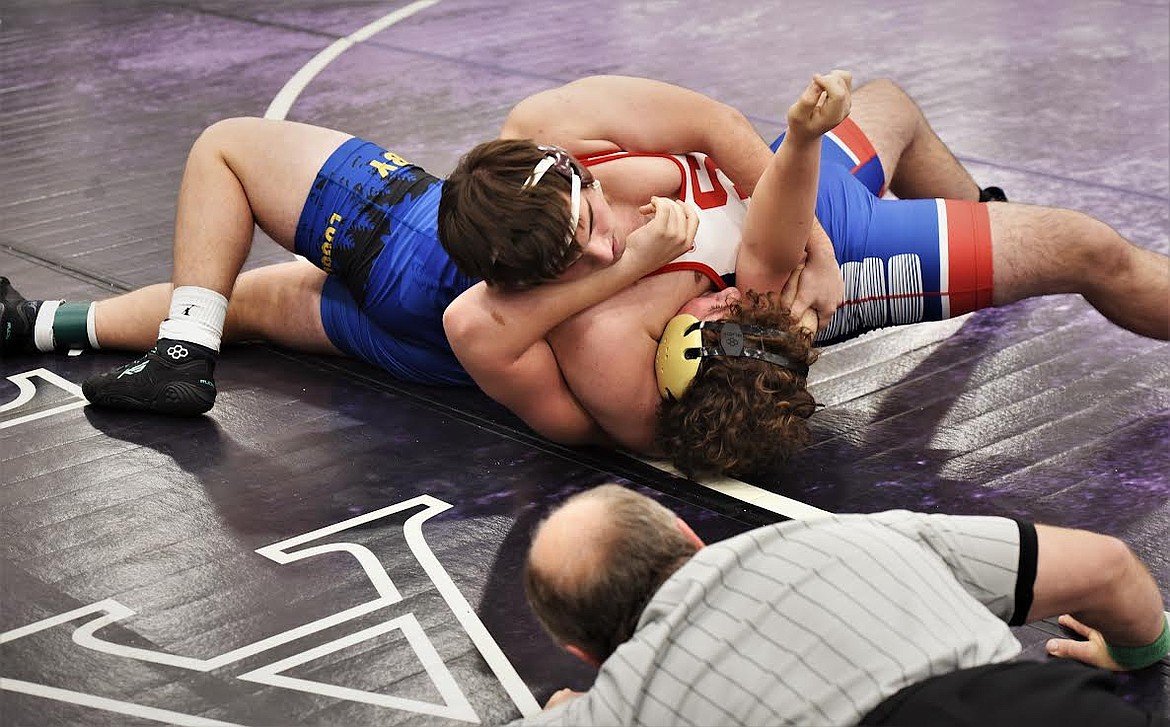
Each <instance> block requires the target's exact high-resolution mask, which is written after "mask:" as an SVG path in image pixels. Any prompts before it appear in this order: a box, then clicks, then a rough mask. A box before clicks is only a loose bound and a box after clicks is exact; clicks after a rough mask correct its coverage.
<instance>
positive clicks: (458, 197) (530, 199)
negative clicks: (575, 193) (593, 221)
mask: <svg viewBox="0 0 1170 727" xmlns="http://www.w3.org/2000/svg"><path fill="white" fill-rule="evenodd" d="M544 156H545V153H544V152H543V151H541V150H540V149H538V148H537V145H536V143H535V142H533V141H532V140H531V139H496V140H494V141H488V142H484V143H483V144H480V145H478V146H476V147H475V148H474V149H472V150H471V151H469V152H467V154H465V155H463V158H462V159H460V160H459V164H458V165H456V167H455V171H453V172H452V173H451V175H450V176H449V177H447V180H446V182H444V184H443V192H442V196H441V197H440V199H439V241H440V242H441V243H442V245H443V249H445V250H446V251H447V254H448V255H450V256H451V260H452V261H454V263H455V266H456V267H457V268H459V270H460V271H461V272H462V273H463V274H464V275H469V276H472V277H475V278H482V279H483V280H485V281H487V283H488V285H493V286H499V287H501V288H506V289H509V290H523V289H525V288H531V287H533V286H535V285H538V284H540V283H543V282H547V281H549V280H552V279H554V278H556V277H557V276H559V275H560V274H561V273H563V272H564V271H565V269H566V268H568V267H569V265H570V264H572V263H573V261H575V260H576V259H577V257H578V256H579V255H580V253H581V246H580V245H579V244H577V242H576V240H575V236H574V239H573V240H571V241H568V242H566V237H567V236H570V235H572V234H573V233H572V231H570V230H569V202H568V199H569V194H570V191H571V188H570V186H569V181H568V180H566V179H565V178H564V177H561V176H560V175H557V174H546V175H544V177H542V178H541V181H540V183H539V184H534V185H531V186H529V187H525V186H524V182H525V181H526V180H527V179H528V177H529V176H530V175H531V174H532V170H533V168H534V167H535V166H536V164H537V163H538V162H540V160H541V159H543V158H544Z"/></svg>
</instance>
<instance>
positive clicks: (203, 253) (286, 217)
mask: <svg viewBox="0 0 1170 727" xmlns="http://www.w3.org/2000/svg"><path fill="white" fill-rule="evenodd" d="M349 136H350V135H349V134H345V133H343V132H340V131H334V130H332V129H324V128H320V127H316V126H309V125H306V124H298V123H295V122H291V121H274V120H271V119H254V118H238V119H226V120H224V121H220V122H218V123H216V124H213V125H212V126H210V127H208V128H207V130H205V131H204V132H203V134H201V135H200V137H199V138H198V139H197V140H196V141H195V144H194V146H193V147H192V148H191V153H190V155H189V156H188V158H187V167H186V170H185V171H184V172H183V182H182V185H181V186H180V188H179V203H178V211H177V213H176V217H175V246H174V249H175V260H174V274H173V276H172V280H173V282H174V284H175V286H176V287H178V286H182V285H195V286H199V287H203V288H209V289H211V290H214V291H217V292H219V293H220V294H222V295H223V296H224V297H231V291H232V286H233V285H234V283H235V280H236V277H237V276H238V275H239V272H240V268H241V267H242V266H243V264H244V259H245V258H247V256H248V252H249V250H250V249H251V247H252V231H253V224H256V225H259V226H260V228H261V229H262V230H264V231H265V232H266V233H268V235H269V237H271V238H272V239H273V240H275V241H276V242H277V243H279V244H280V245H281V247H284V248H286V249H288V250H292V249H293V238H294V236H295V233H296V227H297V221H298V220H299V218H300V214H301V208H302V207H303V206H304V203H305V198H306V197H308V194H309V187H310V186H311V185H312V183H313V180H314V179H316V176H317V171H318V170H319V169H320V168H321V165H322V164H324V163H325V160H326V159H328V158H329V155H330V154H331V153H333V151H334V150H335V149H336V148H337V147H338V146H340V145H341V143H342V142H344V141H345V140H346V139H348V138H349Z"/></svg>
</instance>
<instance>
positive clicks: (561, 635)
mask: <svg viewBox="0 0 1170 727" xmlns="http://www.w3.org/2000/svg"><path fill="white" fill-rule="evenodd" d="M525 587H526V590H527V592H528V598H529V602H530V603H531V605H532V608H533V610H534V611H535V613H536V615H537V617H538V618H539V619H540V621H541V622H542V623H543V624H544V626H545V628H546V629H547V630H548V631H549V633H550V634H551V635H552V636H553V638H554V639H555V640H556V641H557V643H558V644H560V645H562V646H563V647H564V648H565V649H567V650H568V651H569V652H571V653H573V654H574V655H576V656H578V657H580V658H581V659H583V660H585V661H586V662H588V663H590V664H592V665H594V666H596V667H598V668H599V669H600V671H599V673H598V675H597V679H596V681H595V682H594V684H593V687H592V688H591V689H590V690H589V691H588V692H585V693H581V694H579V693H576V692H571V691H569V690H561V691H560V692H557V693H556V694H554V695H553V697H552V698H551V699H550V700H549V703H548V705H547V706H546V708H545V710H544V711H543V712H541V713H540V714H537V715H534V716H532V717H529V718H527V719H525V720H521V721H520V722H518V723H517V724H565V725H634V724H639V725H640V724H646V725H748V724H756V725H786V724H800V725H849V724H867V725H928V724H929V725H941V724H947V725H972V726H974V725H978V726H979V727H984V726H986V725H1027V726H1028V727H1035V726H1038V725H1061V727H1072V726H1073V725H1109V727H1127V726H1128V725H1152V724H1159V725H1161V724H1168V723H1167V722H1165V721H1163V718H1159V717H1155V716H1154V715H1150V714H1147V713H1145V712H1142V711H1141V710H1139V709H1137V708H1135V707H1134V706H1132V705H1130V704H1128V703H1126V702H1124V701H1123V700H1121V699H1120V698H1119V697H1118V696H1116V695H1115V694H1114V693H1113V691H1112V686H1113V683H1112V676H1111V675H1110V674H1109V673H1108V672H1107V671H1105V670H1104V669H1092V668H1088V667H1085V666H1083V665H1081V664H1077V663H1073V662H1069V661H1060V662H1047V663H1036V662H1025V661H1012V659H1013V657H1015V656H1016V655H1017V654H1018V653H1019V651H1020V644H1019V642H1017V641H1016V639H1015V637H1014V636H1013V635H1012V633H1011V631H1010V629H1009V628H1008V625H1009V624H1010V625H1019V624H1023V623H1026V622H1029V621H1034V620H1037V619H1042V618H1046V617H1049V616H1054V615H1057V614H1066V615H1064V616H1062V617H1061V619H1060V622H1061V623H1062V624H1064V625H1065V626H1067V627H1069V628H1071V629H1073V630H1074V631H1076V632H1078V633H1080V634H1081V635H1082V636H1085V637H1087V639H1088V640H1087V641H1072V640H1067V639H1053V640H1052V641H1050V642H1049V643H1048V650H1049V652H1050V653H1052V654H1053V655H1056V656H1062V657H1068V658H1070V659H1074V660H1078V661H1083V662H1086V663H1088V664H1091V665H1094V666H1098V667H1104V668H1105V669H1112V670H1122V669H1136V668H1141V667H1145V666H1149V665H1151V664H1154V663H1155V662H1157V661H1158V660H1159V659H1161V658H1162V657H1163V656H1165V655H1166V653H1167V651H1168V649H1170V633H1168V632H1167V620H1166V614H1165V613H1164V611H1163V604H1162V599H1161V596H1160V594H1159V592H1158V588H1157V586H1156V585H1155V583H1154V581H1153V579H1152V578H1151V577H1150V575H1149V573H1148V572H1147V571H1146V569H1145V567H1144V566H1143V565H1142V564H1141V563H1140V561H1138V559H1137V558H1136V557H1135V556H1134V555H1133V553H1131V552H1130V550H1129V549H1128V548H1127V547H1126V546H1125V545H1124V544H1123V543H1121V541H1119V540H1117V539H1115V538H1111V537H1106V536H1103V535H1097V534H1094V533H1089V532H1085V531H1079V530H1068V529H1063V528H1055V527H1048V526H1044V525H1032V524H1030V523H1024V522H1017V521H1015V520H1010V519H1006V518H1000V517H964V516H948V515H925V514H919V513H913V512H907V511H891V512H884V513H877V514H873V515H842V516H829V517H826V518H823V519H816V520H807V521H789V522H785V523H780V524H777V525H771V526H768V527H763V528H758V529H756V530H752V531H749V532H747V533H743V534H741V535H739V536H736V537H734V538H730V539H728V540H725V541H722V542H719V543H716V544H713V545H710V546H704V544H703V542H702V541H701V540H700V539H699V538H698V537H697V536H696V535H695V534H694V532H693V531H692V530H691V529H690V528H689V527H688V526H687V525H686V523H684V522H683V521H682V520H680V519H679V518H678V517H676V516H675V515H674V513H672V512H671V511H670V510H667V509H666V508H664V507H662V506H661V505H659V504H658V503H656V502H654V501H653V500H651V499H649V498H647V497H644V496H642V495H639V494H637V493H634V492H632V491H631V490H628V489H625V488H623V487H620V486H618V485H603V486H601V487H597V488H594V489H592V490H588V491H586V492H583V493H581V494H578V495H576V496H574V497H572V498H570V499H569V500H568V501H566V502H565V503H564V504H563V505H562V506H561V507H560V508H558V509H557V510H555V511H554V512H553V513H552V514H551V515H549V517H548V518H547V519H546V520H545V521H544V522H542V523H541V525H540V527H539V528H538V530H537V532H536V536H535V538H534V540H533V543H532V547H531V550H530V552H529V558H528V566H527V570H526V574H525ZM1067 614H1075V615H1076V618H1073V617H1072V616H1070V615H1067Z"/></svg>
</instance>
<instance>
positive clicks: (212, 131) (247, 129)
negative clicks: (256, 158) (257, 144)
mask: <svg viewBox="0 0 1170 727" xmlns="http://www.w3.org/2000/svg"><path fill="white" fill-rule="evenodd" d="M266 123H268V122H267V121H266V120H265V119H262V118H259V117H256V116H235V117H232V118H228V119H220V120H219V121H216V122H215V123H214V124H212V125H211V126H208V127H207V128H205V129H204V130H203V131H202V132H200V134H199V136H198V137H197V138H196V139H195V143H194V144H192V145H191V153H192V154H219V155H222V154H223V153H224V152H225V151H226V150H227V149H229V148H230V147H232V146H235V145H239V144H247V143H249V140H250V139H252V138H253V137H254V136H255V135H256V134H260V133H262V129H263V127H264V125H265V124H266Z"/></svg>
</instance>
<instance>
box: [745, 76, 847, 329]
mask: <svg viewBox="0 0 1170 727" xmlns="http://www.w3.org/2000/svg"><path fill="white" fill-rule="evenodd" d="M851 82H852V76H851V75H850V74H849V73H848V72H845V71H833V72H832V73H829V74H826V75H824V76H821V75H818V76H815V77H814V78H813V80H812V82H811V83H810V84H809V85H808V87H807V88H806V89H805V90H804V92H803V93H802V94H801V96H800V98H799V99H797V101H796V103H794V104H793V105H792V107H791V108H790V109H789V110H788V133H787V135H785V137H784V141H783V142H782V143H781V144H780V148H779V149H777V150H776V154H775V155H773V157H772V160H771V162H770V163H769V164H768V167H767V168H766V169H765V170H764V173H763V175H762V176H761V177H760V182H759V184H758V185H757V186H756V192H755V195H754V196H753V197H752V203H751V206H750V207H749V208H748V214H747V218H746V219H745V221H744V227H743V241H742V243H741V244H740V250H739V257H738V258H737V260H736V270H735V272H736V283H737V285H738V286H739V287H740V288H745V289H754V290H780V289H781V288H783V287H784V285H785V284H786V283H787V282H788V280H789V277H790V276H791V274H792V271H793V270H795V269H796V267H797V266H798V265H800V264H801V263H802V262H805V263H813V264H812V265H809V266H808V267H807V268H806V271H805V272H806V274H812V276H814V277H815V276H823V272H822V271H823V269H824V268H825V267H826V265H825V263H826V262H828V261H829V260H831V261H832V264H833V267H835V266H836V259H835V257H832V244H831V243H830V242H829V241H828V236H827V235H825V233H824V230H823V229H822V228H821V227H820V223H819V222H818V221H817V219H816V214H815V213H816V199H817V183H818V178H819V176H820V146H821V136H822V135H823V134H824V133H825V132H826V131H828V130H829V129H831V128H833V127H834V126H836V125H837V124H839V123H840V122H841V121H842V120H843V119H844V118H845V117H846V116H847V115H848V114H849V105H850V89H849V86H850V84H851ZM806 248H807V253H806ZM806 255H807V258H808V259H807V260H806V259H805V258H806ZM830 272H832V270H831V269H830ZM836 277H837V278H839V277H840V276H839V271H838V273H837V275H836ZM830 279H831V277H830ZM825 321H826V322H827V317H826V318H825Z"/></svg>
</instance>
